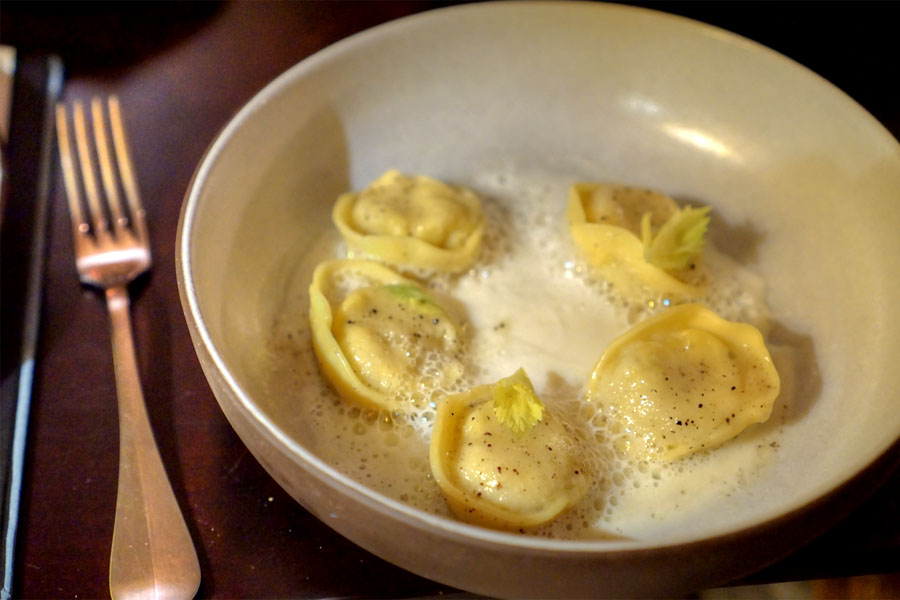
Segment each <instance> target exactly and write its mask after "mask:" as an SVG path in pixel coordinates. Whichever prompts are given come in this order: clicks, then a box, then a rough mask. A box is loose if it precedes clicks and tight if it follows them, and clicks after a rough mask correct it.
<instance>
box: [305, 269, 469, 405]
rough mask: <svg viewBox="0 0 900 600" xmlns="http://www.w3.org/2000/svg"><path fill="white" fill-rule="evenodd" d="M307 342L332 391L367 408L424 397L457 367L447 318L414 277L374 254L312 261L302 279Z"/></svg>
mask: <svg viewBox="0 0 900 600" xmlns="http://www.w3.org/2000/svg"><path fill="white" fill-rule="evenodd" d="M309 296H310V325H311V329H312V340H313V349H314V350H315V353H316V356H317V358H318V360H319V364H320V366H321V369H322V372H323V373H324V375H325V376H326V377H327V378H328V379H329V381H331V383H332V385H334V387H335V389H336V390H337V392H338V394H339V395H340V396H341V397H343V398H345V399H347V400H351V401H355V402H358V403H360V404H362V405H364V406H367V407H369V408H373V409H386V410H390V411H394V410H401V411H403V410H408V409H411V408H421V407H422V406H424V405H425V404H426V403H427V402H429V401H431V396H430V392H427V391H426V390H431V389H435V388H438V389H439V388H441V387H442V386H445V385H446V386H451V385H452V384H453V383H454V382H455V381H456V380H457V379H458V378H459V377H460V376H461V375H462V372H463V366H462V362H461V361H460V360H459V357H458V354H459V352H460V347H461V342H460V339H459V332H458V329H457V325H456V322H455V321H454V319H453V318H452V317H451V316H450V315H449V314H448V313H447V312H446V310H444V309H443V308H442V307H441V306H439V305H438V304H437V303H436V302H435V301H434V300H433V299H432V298H431V297H430V296H429V295H428V294H426V293H425V292H424V291H423V290H422V288H421V287H420V286H419V284H417V283H416V282H414V281H412V280H409V279H407V278H405V277H402V276H401V275H399V274H398V273H397V272H396V271H394V270H392V269H390V268H388V267H386V266H384V265H382V264H380V263H377V262H374V261H364V260H334V261H328V262H325V263H322V264H321V265H319V266H318V267H317V268H316V270H315V272H314V274H313V281H312V283H311V285H310V287H309Z"/></svg>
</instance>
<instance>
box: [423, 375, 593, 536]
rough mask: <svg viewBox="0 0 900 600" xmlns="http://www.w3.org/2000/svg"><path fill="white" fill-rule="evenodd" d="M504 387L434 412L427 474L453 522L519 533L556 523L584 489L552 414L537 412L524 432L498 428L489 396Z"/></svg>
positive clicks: (481, 390)
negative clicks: (432, 477) (429, 466)
mask: <svg viewBox="0 0 900 600" xmlns="http://www.w3.org/2000/svg"><path fill="white" fill-rule="evenodd" d="M520 373H521V376H523V377H524V372H520ZM516 376H519V374H517V375H514V376H513V377H516ZM507 379H510V378H507ZM503 381H504V380H501V381H500V382H498V383H497V384H495V385H482V386H478V387H475V388H473V389H471V390H470V391H468V392H465V393H462V394H457V395H453V396H449V397H448V398H446V399H445V400H444V401H443V403H442V404H441V405H440V406H439V407H438V413H437V417H436V419H435V423H434V432H433V434H432V438H431V449H430V460H431V471H432V474H433V476H434V480H435V481H436V482H437V483H438V485H439V486H440V488H441V490H442V491H443V493H444V496H445V497H446V499H447V503H448V505H449V506H450V508H451V510H452V511H453V512H454V514H455V515H456V516H457V517H458V518H459V519H460V520H462V521H466V522H468V523H472V524H475V525H481V526H485V527H491V528H495V529H506V530H518V529H524V528H530V527H536V526H539V525H542V524H544V523H547V522H549V521H551V520H553V519H554V518H556V517H557V516H558V515H559V514H560V513H561V512H563V511H564V510H565V509H567V508H568V507H570V506H572V505H574V504H576V503H577V502H578V501H579V500H580V499H581V498H582V497H583V496H584V494H585V493H586V491H587V488H588V485H589V482H588V474H587V473H586V472H585V470H584V468H583V467H582V466H581V465H580V463H579V461H578V460H577V459H576V457H575V455H574V453H573V452H572V448H573V442H572V440H571V438H570V436H569V433H568V431H567V430H566V428H565V427H564V426H563V424H562V422H561V421H559V420H557V419H555V418H554V415H553V414H552V413H549V412H548V411H544V414H543V418H542V419H541V420H540V421H537V422H536V423H534V425H533V426H532V427H530V428H528V429H527V430H525V431H520V430H516V429H515V428H514V427H509V426H508V425H507V424H503V423H501V421H500V419H499V418H498V414H497V413H496V411H495V408H494V397H495V389H496V387H497V386H499V385H501V384H502V382H503ZM529 388H530V384H529Z"/></svg>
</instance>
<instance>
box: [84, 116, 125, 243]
mask: <svg viewBox="0 0 900 600" xmlns="http://www.w3.org/2000/svg"><path fill="white" fill-rule="evenodd" d="M91 119H92V121H93V124H94V146H95V148H96V149H97V159H98V161H99V162H100V175H101V178H102V179H103V189H104V190H106V203H107V206H108V207H109V213H110V216H111V217H112V223H111V225H112V228H113V229H114V230H116V231H118V229H119V228H121V227H122V226H123V225H125V222H124V221H123V213H122V200H121V197H120V196H119V187H118V185H116V175H115V172H114V171H113V164H112V160H111V157H110V153H109V150H110V145H109V139H108V138H107V136H106V119H105V118H104V117H103V103H102V102H101V101H100V99H99V98H94V99H93V100H92V101H91Z"/></svg>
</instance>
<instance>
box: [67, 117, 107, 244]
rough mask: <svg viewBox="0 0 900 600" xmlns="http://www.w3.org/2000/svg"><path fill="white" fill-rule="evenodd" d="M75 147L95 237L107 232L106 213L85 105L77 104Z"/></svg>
mask: <svg viewBox="0 0 900 600" xmlns="http://www.w3.org/2000/svg"><path fill="white" fill-rule="evenodd" d="M73 109H74V113H75V119H74V121H75V145H76V147H77V148H78V162H80V163H81V179H82V181H83V182H84V192H85V194H86V195H87V199H88V209H89V211H90V213H91V221H92V224H93V227H94V235H100V234H101V233H102V232H104V231H105V230H106V225H107V220H106V213H105V212H104V211H103V205H102V204H101V203H100V202H101V200H100V191H99V189H98V188H97V178H96V176H95V175H94V167H93V165H94V160H93V158H92V157H91V149H90V145H89V143H88V137H87V126H86V125H85V118H84V105H83V104H82V103H81V102H75V103H74V106H73Z"/></svg>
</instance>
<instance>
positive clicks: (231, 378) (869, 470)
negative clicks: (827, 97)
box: [175, 0, 900, 562]
mask: <svg viewBox="0 0 900 600" xmlns="http://www.w3.org/2000/svg"><path fill="white" fill-rule="evenodd" d="M518 6H532V7H545V8H552V9H553V10H585V9H588V10H597V11H616V12H620V13H632V14H640V15H643V16H646V17H652V18H656V19H659V20H660V21H668V22H669V23H674V24H677V26H680V27H687V28H692V29H693V31H694V32H695V33H699V34H705V35H711V36H714V37H716V38H718V39H719V40H720V41H723V42H726V43H729V44H737V45H740V46H743V47H744V48H745V49H747V50H748V51H750V52H753V53H757V54H762V55H767V56H768V57H769V59H770V60H772V59H774V60H777V61H779V62H781V63H783V64H788V65H791V66H792V67H794V68H799V69H801V70H802V71H803V72H804V73H805V75H804V76H807V77H809V76H812V77H813V78H815V79H817V80H818V82H819V83H820V84H824V85H825V86H826V87H827V88H830V89H829V92H830V93H835V92H837V93H838V94H840V95H841V96H843V97H844V99H845V100H848V101H850V102H851V103H852V108H855V110H857V111H861V113H863V114H864V115H866V116H867V117H868V118H870V119H871V120H872V121H873V122H874V123H875V124H877V125H878V127H879V128H880V129H881V130H882V132H883V133H884V134H885V135H886V136H887V137H888V138H890V139H891V140H893V141H894V142H895V143H896V140H895V139H894V138H893V135H892V134H891V133H890V132H889V131H888V130H887V129H886V128H885V127H884V126H883V125H882V124H881V123H880V122H879V121H878V120H877V119H876V118H875V117H874V116H872V115H871V114H870V113H869V112H868V111H866V110H865V108H863V107H862V106H861V105H859V104H858V103H857V102H856V101H855V100H854V99H853V98H851V97H850V96H849V95H847V94H846V93H845V92H844V91H843V90H841V89H840V88H838V87H836V86H835V85H834V84H832V83H831V82H830V81H828V80H827V79H825V78H823V77H822V76H820V75H819V74H817V73H816V72H815V71H812V70H811V69H809V68H808V67H806V66H804V65H802V64H800V63H798V62H796V61H794V60H793V59H791V58H789V57H787V56H785V55H783V54H781V53H779V52H777V51H775V50H773V49H771V48H769V47H767V46H764V45H762V44H760V43H758V42H755V41H753V40H750V39H748V38H745V37H743V36H741V35H738V34H735V33H733V32H730V31H727V30H725V29H721V28H719V27H716V26H714V25H710V24H707V23H703V22H701V21H696V20H694V19H690V18H688V17H682V16H679V15H674V14H671V13H666V12H662V11H659V10H654V9H651V8H644V7H638V6H630V5H619V4H607V3H603V2H598V3H593V2H585V1H581V0H575V1H564V2H549V1H541V0H536V1H535V0H514V1H511V2H485V3H476V4H462V5H455V6H449V7H439V8H434V9H429V10H425V11H423V12H420V13H416V14H412V15H409V16H405V17H401V18H399V19H395V20H392V21H388V22H385V23H382V24H380V25H376V26H374V27H372V28H369V29H366V30H363V31H360V32H358V33H355V34H353V35H351V36H348V37H346V38H344V39H341V40H339V41H337V42H335V43H333V44H331V45H329V46H327V47H325V48H322V49H321V50H319V51H317V52H315V53H314V54H312V55H310V56H308V57H307V58H305V59H303V60H301V61H300V62H298V63H297V64H295V65H293V66H292V67H290V68H288V69H287V70H286V71H284V72H283V73H281V74H280V75H279V76H277V77H276V78H275V79H273V80H272V81H270V82H269V83H268V84H266V85H265V86H264V87H263V88H262V89H261V90H260V91H258V92H257V93H256V94H255V95H254V96H253V97H252V98H251V99H250V100H249V101H247V102H246V103H245V104H244V105H243V106H242V107H241V108H240V109H239V110H238V111H237V112H236V113H235V114H234V115H233V116H232V117H231V118H230V119H229V120H228V122H227V123H226V124H225V126H224V127H222V129H221V130H220V131H219V133H218V134H217V135H216V136H215V138H214V139H213V141H212V142H211V144H210V145H209V146H208V147H207V149H206V151H205V152H204V154H203V156H202V158H201V160H200V162H199V163H198V166H197V168H196V169H195V171H194V174H193V176H192V178H191V181H190V183H189V184H188V187H187V191H186V193H185V197H184V201H183V204H182V208H181V214H180V217H179V223H178V229H177V234H176V246H177V247H176V254H175V262H176V271H177V283H178V287H179V290H180V295H181V299H182V306H183V309H184V313H185V316H186V318H187V320H188V321H189V323H190V325H192V327H191V333H192V335H194V336H198V337H199V339H200V341H201V342H202V346H203V348H204V350H205V351H206V353H208V356H209V358H210V359H211V361H212V363H213V364H214V365H215V368H216V370H217V373H218V375H219V376H221V378H222V379H223V380H224V381H225V383H226V385H227V387H228V388H229V389H230V390H231V392H232V394H233V396H234V397H235V398H236V399H237V400H238V402H239V404H240V406H241V408H242V409H243V410H244V411H246V413H248V414H249V415H250V416H251V417H252V421H251V422H252V425H253V426H254V427H255V428H257V429H259V430H261V431H264V432H265V433H267V434H269V435H271V436H272V437H274V438H275V439H277V440H278V443H279V444H280V446H281V447H280V448H279V451H281V452H284V453H286V454H289V455H290V456H291V459H292V460H293V461H294V462H298V461H302V462H303V463H304V464H305V465H306V466H307V467H308V468H309V470H310V472H311V473H312V474H313V475H314V476H316V477H317V478H318V479H319V480H320V481H323V482H324V483H325V484H326V485H329V486H330V487H332V488H336V489H338V490H339V491H341V492H342V493H344V494H350V495H351V496H353V497H354V498H355V499H356V500H358V501H363V502H364V503H365V504H366V505H367V506H369V507H371V508H374V509H375V510H377V511H379V512H383V513H388V512H389V513H391V516H392V517H393V518H400V519H402V520H403V521H405V522H407V523H411V524H415V525H418V526H424V527H428V528H429V529H431V530H432V531H437V532H441V533H442V534H444V535H451V536H452V537H454V538H456V539H465V540H476V541H478V542H481V543H482V544H488V545H496V546H502V547H509V546H515V547H516V548H517V549H519V550H528V551H533V552H535V553H546V552H550V553H554V554H559V553H573V554H574V553H577V554H579V555H581V554H584V553H585V552H588V553H595V554H598V555H601V554H602V555H603V556H606V557H610V558H615V557H634V556H637V555H646V554H648V553H656V552H663V551H667V550H671V549H676V548H677V549H683V548H685V547H703V546H708V545H718V544H719V543H722V542H727V541H728V540H734V539H740V538H744V537H746V536H748V535H751V534H753V533H758V532H762V531H766V530H769V529H771V528H777V527H779V526H780V525H781V524H784V523H786V522H789V521H792V520H794V519H795V518H796V517H797V516H798V515H800V514H803V513H808V512H810V511H813V510H815V509H816V508H818V507H822V506H823V505H825V504H828V503H830V502H832V501H834V500H835V499H837V498H838V497H840V496H841V495H842V494H843V495H846V490H848V489H849V488H855V487H858V486H857V485H855V484H860V483H862V482H863V481H867V482H870V481H871V480H872V479H873V478H874V479H876V480H877V482H878V483H880V482H882V481H883V480H884V479H886V477H887V473H890V472H892V471H893V470H895V469H898V468H900V435H898V437H897V439H895V440H894V441H893V442H891V443H889V444H888V445H887V446H886V447H885V448H883V449H881V451H880V453H879V454H877V455H875V456H871V457H867V458H866V459H865V460H864V461H862V462H861V467H860V468H859V469H857V470H856V471H853V472H850V473H847V474H845V475H843V476H841V477H840V478H839V479H837V480H834V481H833V482H832V483H830V484H828V485H827V486H822V487H821V489H820V488H817V489H816V490H814V492H815V495H812V496H811V497H809V498H804V499H801V501H800V502H798V503H794V504H793V505H791V506H790V507H788V509H787V510H773V511H770V514H765V515H760V516H758V517H757V518H755V519H753V520H751V521H748V522H746V523H743V524H738V525H732V526H730V527H728V526H722V527H719V528H717V529H713V530H707V531H706V532H705V533H704V534H703V535H701V536H696V535H690V534H680V535H674V536H672V537H666V538H649V539H624V540H585V539H565V540H563V539H550V538H544V537H538V536H531V535H521V534H516V533H510V532H504V531H496V530H491V529H487V528H483V527H478V526H475V525H470V524H467V523H464V522H461V521H455V520H453V519H451V518H449V517H443V516H438V515H434V514H430V513H428V512H426V511H423V510H421V509H417V508H414V507H412V506H410V505H408V504H405V503H403V502H401V501H399V500H394V499H393V498H390V497H388V496H385V495H383V494H381V493H379V492H377V491H375V490H373V489H371V488H369V487H367V486H365V485H364V484H362V483H360V482H358V481H356V480H355V479H353V478H351V477H349V476H347V475H344V474H343V473H342V472H340V471H338V470H337V469H335V468H334V467H331V466H330V465H328V464H326V463H325V462H324V461H323V460H322V459H320V458H319V457H318V456H317V455H316V454H315V453H313V452H312V451H311V450H309V449H307V448H306V447H304V446H303V445H301V444H300V443H298V442H297V441H295V440H294V439H293V438H292V437H291V436H290V435H288V434H287V433H286V432H285V431H283V430H282V429H281V428H280V427H279V426H278V425H277V424H276V423H274V422H273V421H272V420H271V419H270V418H269V417H268V416H267V415H266V413H265V412H264V411H263V410H262V409H261V408H260V407H259V406H257V405H256V403H255V402H253V400H252V399H251V397H250V396H249V394H248V393H247V392H246V391H245V390H244V388H243V387H242V386H241V384H240V383H239V382H238V380H237V378H236V376H235V375H234V374H233V373H232V371H231V369H230V368H229V367H228V364H227V362H226V361H225V359H224V358H223V355H222V353H221V352H220V351H219V349H218V348H217V346H216V344H215V343H214V342H213V340H212V337H211V335H210V333H209V330H208V328H207V326H206V322H205V320H204V318H203V316H202V312H201V310H200V304H199V300H198V297H197V292H196V289H195V285H194V274H193V266H192V249H191V240H190V233H191V231H192V229H193V227H194V221H195V218H196V212H197V207H198V205H199V203H200V197H201V196H202V192H203V190H204V189H205V184H206V181H207V179H208V178H209V176H210V173H211V171H212V169H213V167H214V165H215V163H216V160H217V158H218V157H219V156H220V155H221V154H222V153H223V152H224V151H225V148H226V146H227V145H228V143H229V142H230V140H231V139H232V137H233V136H234V134H235V132H236V131H237V130H238V129H240V128H241V127H242V126H243V124H244V123H245V122H246V121H248V120H250V119H251V118H252V117H253V116H254V114H255V113H257V112H258V111H259V110H260V109H261V108H262V107H264V106H265V105H266V104H267V103H268V101H269V99H270V98H271V97H273V96H277V95H278V94H279V93H280V92H281V91H282V90H283V89H284V88H286V87H289V86H290V85H292V84H293V83H294V82H295V81H296V80H298V79H302V78H303V77H305V76H307V75H308V74H310V73H312V72H314V71H315V70H316V69H318V68H320V67H322V66H324V65H326V64H327V63H328V62H329V61H331V60H333V59H335V58H337V57H339V56H341V55H343V54H346V53H352V52H353V51H354V50H355V49H356V48H358V47H361V46H365V45H366V44H368V43H370V42H372V41H374V40H376V39H378V38H381V37H383V36H392V35H395V34H397V33H398V32H399V31H401V30H402V29H404V28H406V27H412V26H415V25H417V24H418V23H419V22H424V21H428V20H432V19H440V18H444V17H445V16H446V15H448V14H449V13H456V12H468V11H473V12H474V11H485V10H499V11H505V10H515V9H516V8H517V7H518ZM588 7H590V8H588ZM195 345H198V344H197V343H196V342H195ZM217 401H218V399H217ZM876 487H877V483H876V484H872V483H869V484H868V490H869V491H870V492H874V490H875V488H876ZM867 496H868V494H857V495H856V496H855V497H854V500H853V501H852V504H853V505H854V506H855V505H858V504H861V503H862V502H863V501H864V500H865V498H866V497H867ZM849 510H850V509H849V508H848V509H847V510H846V511H845V512H844V514H843V515H839V516H837V515H836V516H835V517H834V519H833V520H832V521H830V522H829V521H828V520H823V521H822V523H821V527H820V528H819V532H821V531H824V530H825V529H826V528H827V527H828V526H830V525H833V524H834V523H836V522H837V521H838V520H839V519H840V518H841V517H842V516H846V514H848V513H849ZM798 546H799V544H798ZM785 554H786V552H785ZM778 558H780V557H779V556H777V555H773V557H772V561H773V562H774V561H775V560H777V559H778Z"/></svg>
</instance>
